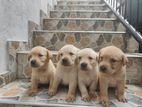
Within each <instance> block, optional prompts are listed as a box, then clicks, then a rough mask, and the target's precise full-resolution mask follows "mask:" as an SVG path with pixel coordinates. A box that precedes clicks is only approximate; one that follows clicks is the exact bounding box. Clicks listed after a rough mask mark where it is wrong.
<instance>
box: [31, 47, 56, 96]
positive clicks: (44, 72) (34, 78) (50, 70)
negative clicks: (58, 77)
mask: <svg viewBox="0 0 142 107" xmlns="http://www.w3.org/2000/svg"><path fill="white" fill-rule="evenodd" d="M51 57H52V55H51V53H50V51H49V50H48V49H46V48H44V47H41V46H36V47H34V48H33V49H32V50H31V52H30V53H29V65H30V66H31V70H32V71H31V89H30V92H29V95H30V96H34V95H35V94H36V93H37V92H38V84H39V83H45V84H49V89H50V88H51V86H52V84H53V79H54V75H55V72H56V69H55V67H54V64H53V62H52V61H51ZM33 60H34V61H36V62H35V64H32V61H33Z"/></svg>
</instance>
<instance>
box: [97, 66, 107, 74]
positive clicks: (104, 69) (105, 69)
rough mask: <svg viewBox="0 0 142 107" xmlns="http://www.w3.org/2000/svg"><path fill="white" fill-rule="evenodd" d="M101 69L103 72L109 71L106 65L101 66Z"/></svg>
mask: <svg viewBox="0 0 142 107" xmlns="http://www.w3.org/2000/svg"><path fill="white" fill-rule="evenodd" d="M99 69H100V72H102V73H106V72H107V71H108V69H107V67H106V66H104V65H102V66H100V67H99Z"/></svg>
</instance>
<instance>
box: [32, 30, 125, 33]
mask: <svg viewBox="0 0 142 107" xmlns="http://www.w3.org/2000/svg"><path fill="white" fill-rule="evenodd" d="M33 32H45V33H46V32H47V33H53V32H55V33H112V34H126V32H125V31H61V30H60V31H59V30H50V31H49V30H33Z"/></svg>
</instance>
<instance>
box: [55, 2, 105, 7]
mask: <svg viewBox="0 0 142 107" xmlns="http://www.w3.org/2000/svg"><path fill="white" fill-rule="evenodd" d="M55 6H67V7H71V6H78V7H80V6H85V7H87V6H93V7H102V6H105V3H103V4H94V5H92V4H91V5H90V4H72V5H70V4H66V5H61V4H58V5H55Z"/></svg>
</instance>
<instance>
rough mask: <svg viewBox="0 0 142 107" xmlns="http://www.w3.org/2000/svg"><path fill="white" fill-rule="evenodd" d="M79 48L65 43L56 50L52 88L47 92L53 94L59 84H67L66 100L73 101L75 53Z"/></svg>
mask: <svg viewBox="0 0 142 107" xmlns="http://www.w3.org/2000/svg"><path fill="white" fill-rule="evenodd" d="M78 50H79V49H78V48H76V47H74V46H73V45H65V46H64V47H62V48H61V49H60V50H59V51H58V55H57V61H58V63H57V73H56V75H55V79H54V82H53V86H52V88H51V89H50V90H49V92H48V94H49V95H50V96H53V95H55V94H56V92H57V88H58V86H59V84H64V85H68V86H69V89H68V94H67V96H66V101H68V102H73V101H74V100H75V93H76V87H77V67H76V65H75V59H76V54H77V51H78Z"/></svg>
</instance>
